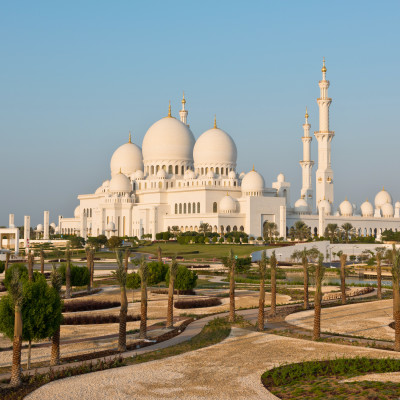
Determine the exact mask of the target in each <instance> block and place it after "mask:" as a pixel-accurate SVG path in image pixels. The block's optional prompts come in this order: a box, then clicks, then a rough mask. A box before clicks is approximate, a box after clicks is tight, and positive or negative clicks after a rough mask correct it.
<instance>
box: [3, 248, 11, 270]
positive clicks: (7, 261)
mask: <svg viewBox="0 0 400 400" xmlns="http://www.w3.org/2000/svg"><path fill="white" fill-rule="evenodd" d="M9 263H10V253H6V264H5V266H4V273H6V272H7V270H8V264H9Z"/></svg>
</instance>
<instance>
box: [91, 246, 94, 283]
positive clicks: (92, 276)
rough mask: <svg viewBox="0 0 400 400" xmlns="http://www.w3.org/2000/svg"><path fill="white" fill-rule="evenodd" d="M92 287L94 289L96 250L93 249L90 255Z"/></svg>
mask: <svg viewBox="0 0 400 400" xmlns="http://www.w3.org/2000/svg"><path fill="white" fill-rule="evenodd" d="M90 262H91V265H90V287H91V288H92V289H93V280H94V252H93V251H92V253H91V257H90Z"/></svg>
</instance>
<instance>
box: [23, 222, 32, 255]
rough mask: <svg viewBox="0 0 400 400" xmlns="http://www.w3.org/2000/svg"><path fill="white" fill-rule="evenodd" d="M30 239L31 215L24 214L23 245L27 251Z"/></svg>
mask: <svg viewBox="0 0 400 400" xmlns="http://www.w3.org/2000/svg"><path fill="white" fill-rule="evenodd" d="M30 239H31V217H30V216H29V215H25V216H24V247H25V251H27V249H28V246H29V241H30Z"/></svg>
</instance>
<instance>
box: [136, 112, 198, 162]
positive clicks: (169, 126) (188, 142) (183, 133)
mask: <svg viewBox="0 0 400 400" xmlns="http://www.w3.org/2000/svg"><path fill="white" fill-rule="evenodd" d="M194 143H195V139H194V136H193V133H192V131H191V130H190V129H189V127H188V126H187V125H185V124H184V123H182V122H181V121H178V120H177V119H175V118H173V117H165V118H162V119H160V120H159V121H157V122H156V123H154V124H153V125H152V126H151V127H150V128H149V129H148V131H147V132H146V135H145V136H144V139H143V143H142V151H143V160H144V162H150V161H159V160H169V161H189V162H192V161H193V147H194Z"/></svg>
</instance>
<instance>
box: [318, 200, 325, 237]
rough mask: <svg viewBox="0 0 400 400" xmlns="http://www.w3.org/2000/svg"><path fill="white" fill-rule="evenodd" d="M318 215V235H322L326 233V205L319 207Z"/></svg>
mask: <svg viewBox="0 0 400 400" xmlns="http://www.w3.org/2000/svg"><path fill="white" fill-rule="evenodd" d="M318 217H319V218H318V236H319V237H321V236H324V233H325V207H320V208H319V215H318Z"/></svg>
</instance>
